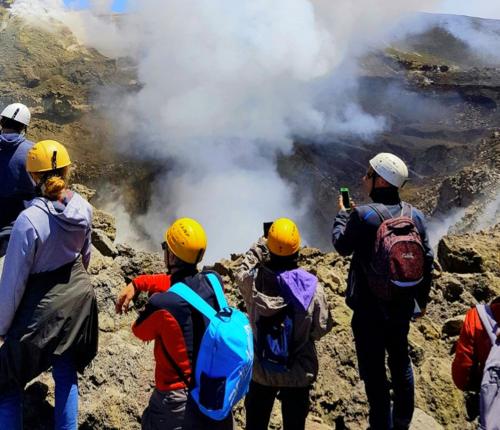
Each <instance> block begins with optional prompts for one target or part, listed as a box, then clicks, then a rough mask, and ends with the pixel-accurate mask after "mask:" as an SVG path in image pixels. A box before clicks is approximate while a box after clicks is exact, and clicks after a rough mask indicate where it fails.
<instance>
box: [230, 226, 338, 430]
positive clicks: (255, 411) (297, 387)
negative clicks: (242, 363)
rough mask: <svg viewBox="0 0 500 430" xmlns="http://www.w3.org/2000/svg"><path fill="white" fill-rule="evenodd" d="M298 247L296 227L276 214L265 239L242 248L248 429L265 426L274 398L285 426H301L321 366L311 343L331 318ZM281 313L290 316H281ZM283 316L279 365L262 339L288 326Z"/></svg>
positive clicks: (239, 277)
mask: <svg viewBox="0 0 500 430" xmlns="http://www.w3.org/2000/svg"><path fill="white" fill-rule="evenodd" d="M299 248H300V234H299V230H298V228H297V226H296V225H295V223H294V222H293V221H291V220H289V219H286V218H280V219H278V220H276V221H275V222H274V223H273V224H272V226H271V228H270V230H269V234H268V237H267V239H265V238H261V239H260V240H259V241H258V242H257V243H256V244H255V245H254V246H252V247H251V248H250V249H249V250H248V251H247V252H246V254H245V255H244V257H243V258H242V260H241V261H240V263H239V265H238V268H237V270H236V273H235V278H236V282H237V284H238V287H239V290H240V292H241V295H242V296H243V299H244V301H245V305H246V308H247V312H248V315H249V318H250V322H251V324H252V329H253V334H254V350H255V351H256V357H255V360H254V372H253V377H252V383H251V384H250V390H249V392H248V394H247V397H246V400H245V409H246V427H245V428H246V430H266V429H267V428H268V425H269V419H270V418H271V412H272V409H273V404H274V402H275V400H276V398H279V399H280V401H281V411H282V417H283V429H284V430H303V429H304V428H305V423H306V418H307V415H308V414H309V406H310V391H311V387H312V384H313V383H314V382H315V380H316V378H317V376H318V369H319V363H318V356H317V352H316V346H315V342H316V341H318V340H319V339H321V338H322V337H323V336H325V335H326V334H327V333H328V332H329V331H330V330H331V329H332V327H333V320H332V316H331V313H330V309H329V307H328V303H327V301H326V296H325V293H324V290H323V286H322V285H321V283H320V282H319V281H318V279H317V278H316V276H314V275H312V274H311V273H309V272H307V271H305V270H303V269H300V268H299V266H298V255H299ZM285 314H286V315H287V316H288V318H289V319H288V320H287V319H286V318H287V317H285V318H282V316H281V315H285ZM272 321H276V322H272ZM284 321H289V322H290V327H291V330H290V334H289V336H288V337H287V338H288V339H289V344H288V345H287V347H285V348H283V351H282V354H281V356H283V357H285V358H284V359H283V360H282V363H281V365H280V364H279V356H276V357H274V356H271V357H269V359H268V358H267V356H268V353H269V350H268V348H266V346H267V344H266V345H262V343H263V342H262V340H263V339H266V338H267V335H268V334H269V333H270V332H272V331H274V330H275V329H276V327H283V326H286V324H283V322H284ZM269 323H270V324H269ZM268 328H271V329H270V330H268ZM276 338H279V335H278V336H276ZM275 352H276V349H275ZM275 364H277V365H275Z"/></svg>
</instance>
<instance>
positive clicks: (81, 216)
mask: <svg viewBox="0 0 500 430" xmlns="http://www.w3.org/2000/svg"><path fill="white" fill-rule="evenodd" d="M31 206H36V207H37V208H40V209H41V210H43V211H44V212H46V213H47V214H50V215H52V217H53V218H54V219H55V220H56V222H57V223H58V224H59V226H60V227H61V228H62V229H63V230H66V231H78V230H87V229H89V228H90V227H91V225H92V207H91V206H90V205H89V203H88V202H87V201H86V200H84V199H83V197H82V196H80V194H78V193H73V195H72V197H71V198H70V199H69V200H68V201H67V203H66V205H63V204H62V203H59V202H52V201H50V200H48V199H46V198H44V197H37V198H35V199H33V200H31V202H29V203H28V207H31Z"/></svg>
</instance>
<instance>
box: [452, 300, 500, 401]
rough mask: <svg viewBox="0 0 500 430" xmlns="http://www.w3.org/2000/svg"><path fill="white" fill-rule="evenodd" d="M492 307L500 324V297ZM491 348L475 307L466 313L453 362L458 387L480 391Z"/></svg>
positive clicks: (454, 377)
mask: <svg viewBox="0 0 500 430" xmlns="http://www.w3.org/2000/svg"><path fill="white" fill-rule="evenodd" d="M490 307H491V310H492V312H493V315H494V317H495V319H496V320H497V321H498V323H499V324H500V297H498V298H496V299H495V300H493V302H492V303H491V305H490ZM490 350H491V340H490V338H489V336H488V333H487V332H486V330H485V329H484V327H483V324H482V323H481V319H480V318H479V314H478V313H477V310H476V308H475V307H473V308H471V309H469V311H468V312H467V314H466V315H465V321H464V323H463V325H462V330H461V332H460V338H459V340H458V343H457V349H456V352H455V359H454V360H453V364H452V376H453V382H454V383H455V385H456V386H457V388H459V389H460V390H462V391H476V392H478V391H479V389H480V385H481V379H482V376H483V370H484V365H485V363H486V359H487V358H488V354H489V353H490Z"/></svg>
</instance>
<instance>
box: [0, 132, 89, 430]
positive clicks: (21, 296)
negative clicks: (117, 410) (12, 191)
mask: <svg viewBox="0 0 500 430" xmlns="http://www.w3.org/2000/svg"><path fill="white" fill-rule="evenodd" d="M70 164H71V161H70V159H69V155H68V153H67V151H66V149H65V148H64V146H62V145H61V144H59V143H58V142H55V141H42V142H38V143H37V144H36V145H35V146H33V148H31V149H30V151H29V152H28V154H27V162H26V168H27V170H28V171H29V172H30V175H31V177H32V178H33V181H34V183H36V190H37V194H38V195H39V197H37V198H35V199H33V200H32V201H31V202H29V203H28V207H27V208H26V209H25V210H24V211H22V212H21V214H20V215H19V216H18V218H17V220H16V222H15V223H14V226H13V229H12V234H11V238H10V241H9V245H8V248H7V254H6V257H5V267H4V271H3V273H2V277H1V280H0V343H1V341H3V344H2V345H1V347H0V428H1V429H10V430H21V429H22V427H23V425H22V392H23V388H24V386H25V385H26V384H27V383H28V382H29V381H30V380H32V379H34V378H36V377H37V376H38V375H39V374H40V373H42V372H44V371H46V370H48V369H49V368H50V367H52V373H53V376H54V380H55V428H56V430H59V429H65V430H66V429H75V430H76V428H77V425H78V385H77V383H78V379H77V371H80V372H81V371H83V369H84V368H85V367H86V366H87V365H88V364H89V363H90V361H91V360H92V359H93V358H94V356H95V355H96V353H97V334H98V324H97V304H96V300H95V295H94V290H93V288H92V285H91V282H90V277H89V275H88V273H87V272H86V268H87V266H88V264H89V261H90V246H91V244H90V237H91V236H90V233H91V223H92V208H91V206H90V205H89V203H88V202H87V201H85V200H84V199H83V198H82V197H81V196H80V195H79V194H77V193H73V192H72V191H70V190H69V189H68V188H67V182H68V177H69V165H70Z"/></svg>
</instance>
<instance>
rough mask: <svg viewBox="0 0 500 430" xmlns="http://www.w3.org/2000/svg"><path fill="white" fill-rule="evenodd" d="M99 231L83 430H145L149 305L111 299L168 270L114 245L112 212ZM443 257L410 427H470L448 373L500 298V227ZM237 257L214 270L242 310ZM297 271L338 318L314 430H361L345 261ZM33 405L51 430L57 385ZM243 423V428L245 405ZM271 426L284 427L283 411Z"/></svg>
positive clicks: (324, 355)
mask: <svg viewBox="0 0 500 430" xmlns="http://www.w3.org/2000/svg"><path fill="white" fill-rule="evenodd" d="M76 189H77V190H79V191H80V192H81V193H82V194H85V195H86V196H87V197H92V195H93V192H91V191H89V190H87V189H85V188H84V187H82V186H77V187H76ZM94 229H95V230H94V235H93V244H94V248H93V256H92V261H91V265H90V273H91V275H92V284H93V285H94V288H95V291H96V294H97V297H98V301H99V309H100V351H99V355H98V357H97V358H96V360H95V361H94V362H93V364H92V366H91V367H90V368H89V369H88V370H87V371H86V373H85V375H83V376H82V377H81V378H80V392H81V401H80V410H81V413H80V422H81V427H80V428H82V429H108V430H111V429H116V430H118V429H120V430H128V429H130V430H132V429H139V428H140V424H139V423H140V417H141V413H142V411H143V409H144V407H145V406H146V405H147V401H148V398H149V395H150V393H151V390H152V388H153V370H154V361H153V354H152V345H151V344H144V343H142V342H140V341H138V340H137V339H135V338H134V337H133V335H132V333H131V331H130V324H131V323H132V321H133V320H134V318H135V317H136V315H137V309H138V308H140V307H141V305H142V304H143V303H144V299H145V298H143V297H141V298H139V299H138V300H137V301H136V307H135V308H134V309H133V310H132V311H131V312H130V313H129V314H128V315H127V316H122V317H120V316H117V315H115V312H114V300H115V298H116V295H117V293H118V292H119V290H120V288H121V287H123V286H124V285H125V284H126V283H127V282H129V281H130V280H131V279H132V278H133V277H135V276H136V275H138V274H141V273H158V272H162V271H163V270H164V269H163V262H162V260H161V256H160V255H159V254H149V253H145V252H137V251H134V250H133V249H132V248H131V247H130V246H128V245H124V244H114V243H113V240H114V235H115V228H114V220H113V217H112V216H110V215H109V214H106V213H104V212H102V211H98V210H96V214H95V220H94ZM437 257H438V260H439V263H438V264H437V267H438V268H437V269H436V271H435V279H434V285H433V289H432V300H431V302H430V304H429V307H428V314H427V315H426V316H425V317H424V318H422V319H421V320H419V321H418V322H416V323H414V324H413V325H412V328H411V334H410V344H411V356H412V359H413V363H414V366H415V374H416V385H417V407H418V409H417V411H416V414H415V420H414V423H413V427H412V429H414V430H433V429H442V428H444V429H458V428H460V429H464V430H466V429H473V428H475V427H474V424H473V423H471V422H469V421H468V419H469V418H468V412H467V409H466V406H465V400H464V395H463V394H462V393H461V392H460V391H459V390H457V389H455V388H454V386H453V383H452V380H451V370H450V366H451V360H452V354H453V348H454V344H455V341H456V339H457V336H458V333H459V331H460V326H461V322H462V320H463V316H464V314H465V312H466V311H467V309H468V308H469V307H470V306H473V305H475V304H476V303H478V302H481V301H489V300H491V299H492V298H494V297H496V296H498V295H500V270H499V267H500V266H499V263H500V225H497V226H495V227H493V228H491V229H490V230H488V231H483V232H479V233H477V234H465V235H458V236H446V237H444V238H443V240H442V241H441V242H440V244H439V247H438V255H437ZM238 259H239V256H237V255H233V256H231V257H230V259H228V260H223V261H220V262H218V263H216V264H215V265H214V267H213V268H214V269H215V270H216V271H218V272H219V273H220V274H221V275H222V276H223V278H224V281H225V285H226V287H227V288H228V291H229V297H230V301H231V302H232V303H233V304H234V305H241V302H242V301H241V297H240V296H239V293H238V292H237V290H236V287H235V284H234V268H235V266H236V265H237V264H238ZM301 264H302V266H303V267H304V268H306V269H307V270H310V271H311V272H312V273H314V274H316V275H317V276H318V278H319V279H320V281H321V282H322V283H323V285H324V286H325V290H326V293H327V296H328V300H329V303H330V306H331V309H332V312H333V315H334V319H335V326H334V328H333V330H332V332H331V333H330V334H328V335H327V336H326V337H325V338H324V339H323V340H322V341H321V342H319V344H318V353H319V356H320V363H321V365H320V368H321V371H320V375H319V378H318V382H317V383H316V384H315V387H314V392H313V395H312V400H313V401H312V407H311V416H310V422H309V424H308V428H309V429H317V430H320V429H328V428H333V429H336V430H339V429H364V428H366V426H367V424H366V414H367V407H366V399H365V395H364V391H363V385H362V383H361V382H360V380H359V377H358V373H357V369H356V355H355V351H354V346H353V339H352V336H351V330H350V318H351V311H350V310H349V309H348V308H347V307H346V305H345V304H344V299H343V294H344V291H345V288H346V282H345V279H346V275H347V269H348V266H349V259H346V258H342V257H340V256H339V255H338V254H336V253H334V252H330V253H322V252H321V251H319V250H317V249H313V248H304V249H303V250H302V251H301ZM27 398H28V401H27V402H26V405H25V412H26V417H27V419H26V428H29V429H34V430H42V429H49V428H51V425H52V421H51V420H52V405H53V384H52V380H51V377H50V375H49V374H46V375H43V376H41V377H40V378H39V379H38V380H37V381H36V382H34V383H33V384H31V385H30V386H29V387H28V388H27ZM469 403H471V402H469ZM40 411H41V415H40ZM237 420H238V423H239V424H241V423H242V410H241V406H240V407H239V408H238V412H237ZM271 428H274V429H278V428H280V418H279V414H278V411H277V410H276V411H275V413H274V414H273V418H272V426H271Z"/></svg>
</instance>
